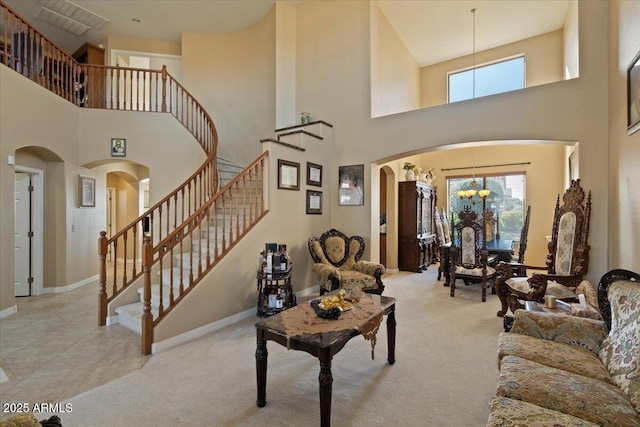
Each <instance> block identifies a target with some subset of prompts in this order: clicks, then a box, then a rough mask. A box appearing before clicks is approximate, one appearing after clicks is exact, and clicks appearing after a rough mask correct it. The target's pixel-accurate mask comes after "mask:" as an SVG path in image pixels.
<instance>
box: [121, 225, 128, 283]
mask: <svg viewBox="0 0 640 427" xmlns="http://www.w3.org/2000/svg"><path fill="white" fill-rule="evenodd" d="M128 236H129V231H128V230H127V232H125V233H124V234H123V235H122V238H123V240H124V245H123V246H124V249H123V252H124V254H123V262H124V266H123V267H122V272H123V276H122V286H123V287H124V286H125V284H126V283H127V238H128Z"/></svg>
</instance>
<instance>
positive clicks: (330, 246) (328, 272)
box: [308, 228, 385, 295]
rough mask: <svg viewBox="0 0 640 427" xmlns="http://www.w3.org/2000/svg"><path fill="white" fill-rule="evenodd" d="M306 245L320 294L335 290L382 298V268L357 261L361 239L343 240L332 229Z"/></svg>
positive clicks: (343, 235) (383, 270)
mask: <svg viewBox="0 0 640 427" xmlns="http://www.w3.org/2000/svg"><path fill="white" fill-rule="evenodd" d="M308 245H309V253H310V254H311V258H313V261H314V262H315V264H314V265H313V267H312V271H313V274H314V275H315V276H316V278H317V279H318V282H319V283H320V294H324V293H325V292H331V291H333V290H335V289H338V288H344V289H348V290H355V291H361V290H362V291H365V292H368V293H374V294H378V295H380V294H382V291H383V290H384V285H383V284H382V275H383V274H384V272H385V268H384V265H382V264H378V263H374V262H370V261H364V260H361V259H360V257H361V256H362V254H363V253H364V239H363V238H362V237H360V236H351V237H347V236H346V235H345V234H344V233H342V232H341V231H338V230H336V229H335V228H332V229H331V230H328V231H325V232H324V233H322V235H321V236H320V237H311V238H310V239H309V241H308Z"/></svg>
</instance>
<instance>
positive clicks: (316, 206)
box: [307, 190, 322, 214]
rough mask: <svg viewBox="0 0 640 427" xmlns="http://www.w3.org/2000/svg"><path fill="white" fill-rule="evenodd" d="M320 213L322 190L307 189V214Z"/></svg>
mask: <svg viewBox="0 0 640 427" xmlns="http://www.w3.org/2000/svg"><path fill="white" fill-rule="evenodd" d="M321 213H322V191H315V190H307V214H321Z"/></svg>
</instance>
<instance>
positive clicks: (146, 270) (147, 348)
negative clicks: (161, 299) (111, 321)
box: [142, 235, 153, 354]
mask: <svg viewBox="0 0 640 427" xmlns="http://www.w3.org/2000/svg"><path fill="white" fill-rule="evenodd" d="M142 256H143V264H142V271H143V274H144V293H143V303H142V304H143V313H142V354H151V344H152V343H153V315H152V314H151V264H152V261H153V246H152V245H151V236H149V235H145V236H144V244H143V250H142Z"/></svg>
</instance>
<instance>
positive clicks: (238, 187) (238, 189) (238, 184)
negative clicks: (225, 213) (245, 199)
mask: <svg viewBox="0 0 640 427" xmlns="http://www.w3.org/2000/svg"><path fill="white" fill-rule="evenodd" d="M238 237H240V180H238V181H236V240H238Z"/></svg>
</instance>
